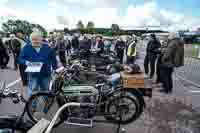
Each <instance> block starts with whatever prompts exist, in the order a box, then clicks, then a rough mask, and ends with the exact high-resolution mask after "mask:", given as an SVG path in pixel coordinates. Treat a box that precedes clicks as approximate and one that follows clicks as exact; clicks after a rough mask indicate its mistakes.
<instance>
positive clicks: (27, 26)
mask: <svg viewBox="0 0 200 133" xmlns="http://www.w3.org/2000/svg"><path fill="white" fill-rule="evenodd" d="M2 29H3V31H4V32H5V33H9V34H10V33H14V31H15V30H18V29H22V30H23V31H24V33H25V34H26V35H30V34H31V33H32V32H33V30H34V29H38V30H39V31H41V32H42V33H43V35H44V36H47V31H46V29H45V28H44V27H42V26H41V25H39V24H33V23H30V22H28V21H26V20H8V21H7V22H5V23H3V24H2ZM55 31H57V30H55ZM60 32H64V33H69V34H73V33H77V32H78V33H82V34H103V35H106V36H115V35H132V34H135V35H141V34H143V33H151V32H162V31H159V30H158V31H147V30H122V29H120V27H119V25H118V24H112V25H111V27H110V28H95V24H94V22H92V21H89V22H88V23H87V25H86V26H84V24H83V22H82V21H78V23H77V25H76V28H75V29H71V30H69V29H68V28H67V27H66V28H64V29H63V30H60Z"/></svg>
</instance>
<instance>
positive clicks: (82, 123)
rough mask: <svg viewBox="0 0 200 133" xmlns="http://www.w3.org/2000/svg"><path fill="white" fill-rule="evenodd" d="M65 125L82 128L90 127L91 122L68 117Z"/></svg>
mask: <svg viewBox="0 0 200 133" xmlns="http://www.w3.org/2000/svg"><path fill="white" fill-rule="evenodd" d="M65 124H68V125H74V126H82V127H92V126H93V120H92V119H84V118H78V117H69V118H68V119H67V121H66V122H65Z"/></svg>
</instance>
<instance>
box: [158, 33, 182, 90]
mask: <svg viewBox="0 0 200 133" xmlns="http://www.w3.org/2000/svg"><path fill="white" fill-rule="evenodd" d="M183 65H184V43H183V41H181V39H180V38H179V36H178V34H177V33H171V34H170V35H169V37H168V42H167V46H166V48H165V49H164V50H163V51H162V57H161V65H160V81H161V83H162V84H163V89H162V90H160V91H161V92H164V93H172V88H173V79H172V74H173V71H174V68H175V67H181V66H183Z"/></svg>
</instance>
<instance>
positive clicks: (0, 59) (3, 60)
mask: <svg viewBox="0 0 200 133" xmlns="http://www.w3.org/2000/svg"><path fill="white" fill-rule="evenodd" d="M8 62H9V55H8V52H7V49H6V47H5V46H4V44H3V42H2V39H1V38H0V67H1V69H4V68H7V65H8Z"/></svg>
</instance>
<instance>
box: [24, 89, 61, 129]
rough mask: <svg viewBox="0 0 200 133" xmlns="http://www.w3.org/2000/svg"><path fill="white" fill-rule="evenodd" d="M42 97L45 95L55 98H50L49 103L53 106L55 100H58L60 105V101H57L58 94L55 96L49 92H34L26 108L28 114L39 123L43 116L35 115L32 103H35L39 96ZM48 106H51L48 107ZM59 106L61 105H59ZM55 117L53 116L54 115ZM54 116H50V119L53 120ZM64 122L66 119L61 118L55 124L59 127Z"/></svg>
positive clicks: (48, 97)
mask: <svg viewBox="0 0 200 133" xmlns="http://www.w3.org/2000/svg"><path fill="white" fill-rule="evenodd" d="M40 97H43V98H44V97H45V98H47V99H53V100H50V101H48V104H49V105H50V106H53V104H54V103H55V102H57V104H58V106H60V104H59V103H58V101H57V96H53V95H51V94H50V93H49V92H38V93H35V94H33V95H32V96H31V97H30V98H29V100H28V102H27V106H26V110H27V114H28V117H29V118H30V119H31V120H32V121H33V122H34V123H37V122H39V121H40V120H41V119H42V118H37V117H36V116H35V115H34V112H33V108H32V105H33V103H34V102H35V101H36V100H37V99H38V98H40ZM48 108H51V107H48ZM58 108H59V107H58ZM57 110H58V109H56V111H57ZM52 118H53V117H52ZM52 118H48V119H49V120H50V121H51V120H52ZM63 122H64V119H59V120H58V121H57V122H56V123H55V125H54V127H58V126H59V125H60V124H62V123H63Z"/></svg>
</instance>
